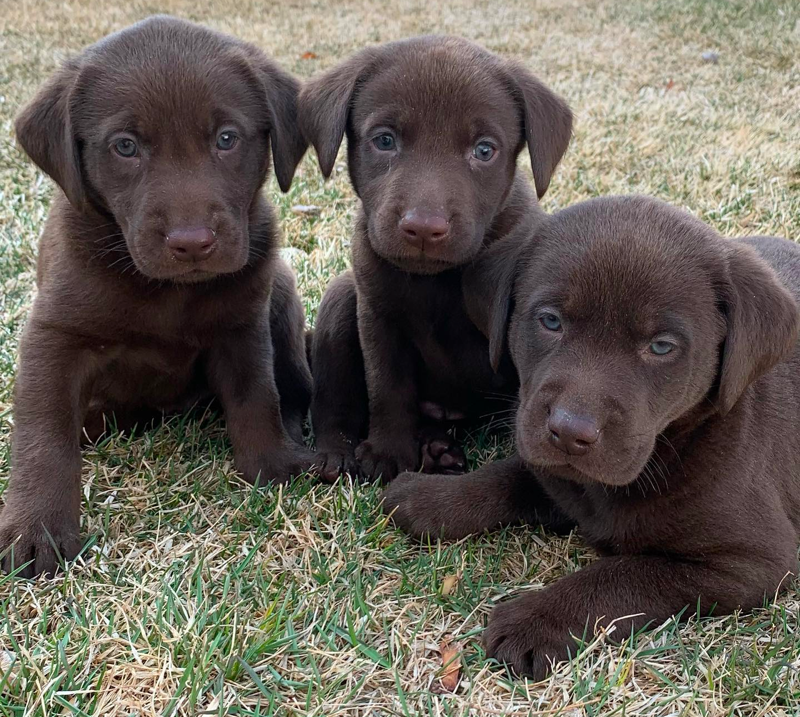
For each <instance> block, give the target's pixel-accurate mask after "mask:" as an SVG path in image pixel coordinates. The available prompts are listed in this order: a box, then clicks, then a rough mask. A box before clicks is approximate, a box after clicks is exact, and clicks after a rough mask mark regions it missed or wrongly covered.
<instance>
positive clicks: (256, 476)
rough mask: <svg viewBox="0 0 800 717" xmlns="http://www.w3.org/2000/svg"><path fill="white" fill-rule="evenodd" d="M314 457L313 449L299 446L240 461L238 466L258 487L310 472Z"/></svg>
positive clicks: (243, 475)
mask: <svg viewBox="0 0 800 717" xmlns="http://www.w3.org/2000/svg"><path fill="white" fill-rule="evenodd" d="M314 458H315V456H314V454H313V453H312V452H311V451H309V450H306V449H305V448H301V447H299V446H298V447H291V448H284V449H283V450H280V451H275V452H272V453H270V454H269V455H266V456H263V457H261V458H260V459H259V460H258V461H253V462H249V461H248V462H243V461H240V462H239V463H238V464H237V466H238V468H239V472H240V473H241V474H242V477H243V478H244V479H245V480H246V481H247V482H248V483H252V484H253V485H254V486H255V487H257V488H258V487H263V486H267V485H270V484H273V483H288V482H289V481H290V480H291V479H292V478H296V477H297V476H301V475H303V474H305V473H309V472H310V471H311V470H312V466H313V464H314Z"/></svg>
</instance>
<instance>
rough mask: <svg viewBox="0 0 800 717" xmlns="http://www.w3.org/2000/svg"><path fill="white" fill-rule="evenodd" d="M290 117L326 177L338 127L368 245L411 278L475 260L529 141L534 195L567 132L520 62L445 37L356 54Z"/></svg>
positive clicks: (306, 93)
mask: <svg viewBox="0 0 800 717" xmlns="http://www.w3.org/2000/svg"><path fill="white" fill-rule="evenodd" d="M299 112H300V123H301V126H302V128H303V132H304V134H305V136H306V138H307V139H308V140H309V141H310V142H311V143H312V144H313V145H314V147H315V148H316V150H317V154H318V156H319V161H320V166H321V168H322V172H323V174H325V175H326V176H328V175H329V174H330V172H331V170H332V168H333V163H334V161H335V159H336V155H337V152H338V150H339V146H340V144H341V142H342V139H343V137H344V135H345V133H346V134H347V142H348V163H349V170H350V177H351V179H352V182H353V186H354V187H355V190H356V192H357V193H358V195H359V197H360V198H361V200H362V203H363V207H364V212H365V214H366V218H367V222H368V229H369V238H370V241H371V242H372V246H373V248H374V250H375V251H376V252H377V253H378V254H379V255H380V256H382V257H383V258H385V259H387V260H388V261H390V262H392V263H394V264H396V265H397V266H399V267H401V268H404V269H407V270H409V271H414V272H419V273H437V272H439V271H443V270H445V269H448V268H450V267H453V266H457V265H460V264H464V263H466V262H468V261H470V260H471V259H472V258H473V257H474V256H475V255H476V253H477V252H478V251H479V250H480V248H481V247H482V245H483V241H484V234H485V232H486V231H487V230H488V229H489V228H490V227H491V224H492V220H493V219H494V217H495V215H496V214H497V213H498V211H499V210H500V209H501V208H502V207H503V204H504V202H505V200H506V197H507V196H508V193H509V191H510V189H511V184H512V181H513V179H514V172H515V166H516V160H517V156H518V155H519V153H520V151H521V150H522V148H523V147H524V146H525V144H526V143H527V145H528V148H529V150H530V158H531V164H532V167H533V173H534V179H535V183H536V190H537V193H538V195H539V196H540V197H541V196H542V195H543V194H544V193H545V191H546V190H547V187H548V184H549V182H550V176H551V174H552V173H553V171H554V170H555V167H556V165H557V164H558V162H559V160H560V159H561V156H562V155H563V154H564V152H565V150H566V148H567V145H568V143H569V139H570V134H571V130H572V114H571V112H570V110H569V108H568V107H567V106H566V105H565V104H564V102H563V101H562V100H561V99H560V98H558V97H557V96H556V95H554V94H553V93H552V92H551V91H550V90H548V89H547V88H546V87H545V86H544V85H542V84H541V83H540V82H539V81H538V80H537V79H536V78H535V77H533V76H532V75H531V74H530V73H528V72H527V71H526V70H525V69H523V68H522V67H520V66H517V65H514V64H511V63H508V62H504V61H502V60H501V59H500V58H498V57H496V56H495V55H492V54H491V53H489V52H487V51H486V50H484V49H482V48H480V47H478V46H477V45H474V44H472V43H471V42H468V41H466V40H462V39H459V38H452V37H420V38H414V39H411V40H404V41H401V42H393V43H389V44H386V45H381V46H378V47H374V48H368V49H366V50H363V51H362V52H359V53H358V54H356V55H354V56H353V57H352V58H350V59H349V60H347V61H346V62H344V63H343V64H341V65H339V66H338V67H335V68H334V69H333V70H331V71H329V72H327V73H325V74H323V75H322V76H320V77H318V78H316V79H314V80H312V81H311V82H309V83H308V84H307V85H306V86H305V87H304V89H303V91H302V92H301V95H300V100H299Z"/></svg>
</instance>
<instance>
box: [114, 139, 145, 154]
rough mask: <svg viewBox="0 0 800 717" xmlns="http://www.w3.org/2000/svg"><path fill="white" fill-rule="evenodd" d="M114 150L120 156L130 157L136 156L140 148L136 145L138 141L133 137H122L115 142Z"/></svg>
mask: <svg viewBox="0 0 800 717" xmlns="http://www.w3.org/2000/svg"><path fill="white" fill-rule="evenodd" d="M114 151H115V152H116V153H117V154H118V155H119V156H120V157H125V158H126V159H130V158H131V157H135V156H136V153H137V152H138V151H139V148H138V147H137V146H136V142H134V141H133V140H132V139H129V138H128V137H123V138H122V139H118V140H117V141H116V142H114Z"/></svg>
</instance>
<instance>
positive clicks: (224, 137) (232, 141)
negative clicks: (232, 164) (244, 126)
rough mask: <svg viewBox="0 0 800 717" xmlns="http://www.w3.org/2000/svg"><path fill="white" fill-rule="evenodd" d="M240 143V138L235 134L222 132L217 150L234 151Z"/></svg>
mask: <svg viewBox="0 0 800 717" xmlns="http://www.w3.org/2000/svg"><path fill="white" fill-rule="evenodd" d="M238 141H239V137H238V136H237V135H236V134H235V133H234V132H222V134H220V136H219V137H217V149H221V150H222V151H223V152H227V151H229V150H231V149H233V148H234V147H235V146H236V143H237V142H238Z"/></svg>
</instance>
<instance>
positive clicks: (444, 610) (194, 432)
mask: <svg viewBox="0 0 800 717" xmlns="http://www.w3.org/2000/svg"><path fill="white" fill-rule="evenodd" d="M100 5H102V3H98V2H94V1H93V2H90V1H89V0H62V2H59V3H52V2H46V0H7V2H5V3H4V4H3V9H2V12H0V476H2V479H0V484H4V483H5V478H6V477H7V475H8V470H9V434H10V430H11V424H12V417H11V412H10V409H11V392H12V390H13V378H14V374H15V361H16V350H17V344H18V338H19V334H20V330H21V328H22V325H23V323H24V320H25V317H26V315H27V311H28V309H29V307H30V302H31V299H32V292H33V276H34V274H33V273H34V268H35V253H36V239H37V236H38V234H39V232H40V230H41V227H42V224H43V221H44V218H45V216H46V214H47V208H48V205H49V202H50V198H51V196H52V187H51V184H50V182H49V181H47V180H45V179H44V178H43V177H42V176H41V175H40V174H39V173H38V172H37V171H36V169H35V168H34V167H33V166H32V165H31V164H30V163H29V162H27V161H26V160H25V159H24V158H23V156H22V155H21V153H20V152H19V151H18V149H17V148H16V147H15V144H14V140H13V132H12V129H11V122H12V118H13V116H14V115H15V113H16V112H17V110H18V108H19V107H20V105H21V104H22V103H23V102H24V101H25V100H27V99H28V98H29V97H30V96H31V94H32V93H33V91H34V89H35V87H36V86H37V85H38V84H39V83H40V82H41V81H42V80H43V79H44V78H45V77H46V76H47V75H48V73H49V72H51V71H52V69H53V68H54V67H55V65H56V64H57V62H58V61H59V60H60V59H62V58H63V57H64V56H65V55H66V54H68V53H69V52H72V51H75V50H78V49H79V48H80V47H82V46H83V45H85V44H88V43H89V42H92V41H94V40H95V39H97V38H99V37H100V36H102V35H104V34H106V33H108V32H110V31H112V30H115V29H118V28H120V27H122V26H124V25H126V24H128V23H129V22H132V21H134V20H137V19H140V18H142V17H144V16H146V15H148V14H150V13H152V12H156V11H169V12H172V13H174V14H178V15H181V16H184V17H188V18H190V19H194V20H198V21H202V22H205V23H207V24H209V25H211V26H212V27H215V28H218V29H221V30H225V31H228V32H232V33H235V34H237V35H240V36H242V37H244V38H246V39H248V40H251V41H253V42H255V43H257V44H258V45H260V46H262V47H263V48H264V49H265V50H266V51H268V52H269V53H271V54H272V55H273V56H274V57H275V58H276V59H277V60H278V61H279V62H281V63H282V64H283V65H284V66H286V67H287V68H288V69H290V70H292V71H294V72H296V73H297V74H299V75H301V76H309V75H311V74H313V73H314V72H317V71H319V70H321V69H323V68H325V67H328V66H330V65H332V64H334V63H336V62H337V61H339V60H340V59H341V58H343V57H345V56H346V55H347V54H348V53H350V52H352V51H353V50H355V49H357V48H359V47H361V46H362V45H364V44H366V43H373V42H380V41H385V40H390V39H395V38H398V37H402V36H407V35H411V34H417V33H423V32H433V31H436V32H451V33H458V34H462V35H465V36H468V37H471V38H474V39H476V40H478V41H480V42H482V43H483V44H484V45H486V46H488V47H489V48H490V49H492V50H495V51H497V52H501V53H504V54H506V55H509V56H513V57H516V58H517V59H520V60H522V61H523V62H525V63H526V64H528V65H529V66H530V67H531V68H532V69H533V70H534V71H535V72H536V73H537V74H538V75H539V76H540V77H542V79H544V80H545V81H546V82H547V83H548V84H549V85H551V86H552V87H554V88H555V89H556V90H557V91H559V92H560V93H561V94H562V95H564V96H565V97H567V98H568V100H569V101H570V103H571V104H572V106H573V108H574V109H575V111H576V115H577V125H576V132H575V138H574V141H573V143H572V146H571V148H570V150H569V152H568V153H567V155H566V157H565V158H564V162H563V164H562V166H561V167H560V169H559V170H558V172H557V174H556V176H555V177H554V180H553V182H552V184H551V188H550V191H549V192H548V194H547V195H546V197H545V201H544V204H545V207H546V208H547V209H548V210H550V211H552V210H555V209H557V208H559V207H562V206H566V205H568V204H571V203H573V202H575V201H579V200H581V199H584V198H587V197H591V196H595V195H598V194H606V193H630V192H646V193H649V194H653V195H655V196H658V197H661V198H663V199H666V200H668V201H671V202H673V203H675V204H678V205H681V206H685V207H687V208H689V209H690V210H691V211H692V212H694V213H695V214H697V215H698V216H699V217H701V218H702V219H704V220H705V221H707V222H709V223H711V224H712V225H713V226H715V227H716V228H717V229H718V230H719V231H720V232H722V233H723V234H725V235H736V234H747V233H772V234H779V235H783V236H788V237H792V238H798V237H800V121H798V107H800V7H798V5H797V3H796V2H794V1H793V0H785V1H780V0H730V1H727V0H669V1H667V0H651V1H646V0H608V1H606V2H599V1H594V2H592V1H589V0H566V1H563V0H534V1H532V0H505V1H504V2H501V3H497V4H492V5H491V6H490V7H487V6H486V4H485V3H482V2H477V1H475V0H454V1H453V2H450V3H446V4H439V3H432V2H421V1H418V0H397V1H396V2H394V3H391V4H389V5H386V4H383V3H378V2H376V1H375V0H371V1H368V0H361V1H360V2H359V1H358V0H341V1H339V2H334V3H323V2H318V1H317V2H310V3H300V2H290V1H288V0H276V2H273V3H270V4H266V3H261V2H256V1H255V0H236V2H234V0H191V1H189V0H164V1H163V2H161V3H154V2H149V1H143V0H132V2H129V3H122V4H110V3H109V4H108V5H107V6H106V7H99V6H100ZM705 51H715V52H717V53H719V62H718V63H717V64H713V63H704V62H703V61H702V59H701V54H702V53H703V52H705ZM306 52H312V53H314V54H315V55H316V58H313V59H309V60H304V59H302V56H303V54H304V53H306ZM525 171H529V170H527V169H526V170H525ZM268 192H269V195H270V197H271V198H272V199H273V201H274V202H275V203H276V205H277V206H278V207H279V211H280V216H281V220H282V227H283V233H284V238H285V245H286V249H285V251H286V254H287V256H288V257H289V259H290V261H291V262H292V264H293V265H294V267H295V269H296V271H297V274H298V278H299V283H300V287H301V290H302V293H303V296H304V299H305V302H306V308H307V311H308V316H309V320H310V321H313V317H314V312H315V310H316V307H317V305H318V303H319V299H320V296H321V293H322V291H323V289H324V287H325V284H326V283H327V281H328V280H329V279H330V277H332V276H333V275H335V274H336V273H338V272H339V271H341V270H342V269H343V268H344V267H345V266H346V265H347V263H348V235H349V227H350V223H351V220H352V216H353V211H354V208H355V198H354V195H353V192H352V190H351V189H350V187H349V185H348V183H347V176H346V172H345V171H344V167H343V166H341V165H340V166H339V167H338V168H337V170H336V171H335V173H334V177H333V179H332V180H331V181H329V182H327V183H325V182H323V181H322V179H321V177H320V174H319V171H318V170H317V168H316V166H315V164H314V161H313V156H309V157H307V159H306V160H305V161H304V163H303V165H302V167H301V170H300V173H299V175H298V179H297V181H296V182H295V184H294V185H293V187H292V190H291V192H290V193H289V194H288V195H281V194H280V193H279V192H278V190H277V187H276V185H275V184H274V182H273V183H271V184H270V187H269V189H268ZM297 204H306V205H316V206H318V207H319V208H320V211H319V213H318V214H317V215H307V214H298V213H295V212H294V211H293V209H292V207H294V206H295V205H297ZM504 448H505V447H504V446H503V445H497V444H496V443H493V442H491V441H489V439H486V438H485V437H482V436H478V437H477V438H475V439H474V440H472V443H471V451H470V458H471V460H472V461H473V463H480V462H482V461H485V460H489V459H491V458H492V457H494V456H496V455H499V454H501V453H502V452H503V450H504ZM82 525H83V530H84V532H85V533H86V534H87V535H89V536H91V542H90V545H89V547H88V548H87V549H86V551H85V553H84V555H83V559H82V561H79V563H78V564H76V565H74V566H73V567H72V568H71V569H70V570H69V571H68V572H67V573H66V574H65V575H62V576H61V577H59V578H58V579H56V580H54V581H51V582H45V581H37V582H28V581H21V580H15V579H13V578H9V577H1V578H0V615H2V621H1V622H0V714H2V715H4V716H5V715H9V716H11V715H14V716H15V717H21V716H22V715H25V716H28V715H29V716H31V717H34V716H36V717H43V716H44V715H92V716H98V717H99V716H101V715H102V716H106V715H114V716H115V717H116V716H117V715H119V716H123V715H125V716H133V715H137V716H138V717H146V716H150V715H153V716H155V715H172V716H176V717H177V716H183V715H187V716H188V715H193V716H194V715H201V714H203V715H242V716H245V715H249V716H253V717H255V716H256V715H259V716H266V715H280V716H281V717H284V716H287V717H288V716H290V715H315V716H319V717H323V716H324V717H338V716H340V715H348V716H355V715H364V716H367V715H369V716H372V715H375V716H378V715H380V716H383V715H448V716H453V717H455V716H456V715H459V716H461V715H463V716H466V715H501V714H512V715H528V714H531V715H564V716H565V717H567V716H568V717H578V716H583V715H591V716H595V715H603V716H604V717H605V716H606V715H620V716H622V715H627V716H634V715H681V716H683V715H687V716H688V715H707V716H709V717H716V716H722V715H736V716H741V717H745V716H747V717H751V716H760V715H769V716H770V717H781V716H789V715H791V716H793V717H796V716H797V715H800V617H798V612H800V591H799V590H798V586H797V585H796V584H795V585H794V586H793V587H792V588H791V589H790V590H789V591H788V592H787V593H786V594H785V595H782V596H781V597H780V598H779V599H777V600H775V601H771V602H770V604H768V605H765V607H764V609H762V610H758V611H756V612H754V613H747V614H740V615H734V616H731V617H727V618H723V619H713V620H708V619H706V620H691V621H690V622H689V624H688V625H686V626H683V627H680V628H678V627H677V625H676V624H675V622H674V621H669V622H667V623H665V624H663V625H661V626H659V627H658V629H656V630H655V631H653V632H650V633H645V634H642V635H633V636H630V637H629V638H628V639H626V640H624V641H623V642H622V643H621V644H616V643H612V642H610V641H609V640H607V639H606V636H605V635H603V634H598V635H594V634H591V633H589V634H587V635H586V641H585V644H584V646H583V648H582V649H581V650H580V652H579V656H578V657H577V659H576V660H574V661H573V662H572V663H566V664H563V665H560V666H559V667H558V669H557V671H556V673H555V675H554V676H553V677H552V678H551V679H549V680H547V681H545V682H543V683H539V684H533V683H528V682H525V681H512V680H510V679H509V677H508V675H506V674H505V673H504V672H503V671H502V670H500V669H498V668H497V667H495V666H492V665H491V664H489V663H487V662H486V661H485V660H484V655H483V653H482V651H481V648H480V632H481V629H482V626H483V624H484V622H485V617H486V615H487V614H488V612H489V610H490V609H491V606H492V605H493V604H494V603H495V602H496V601H498V600H500V599H502V598H504V597H505V596H507V595H511V594H515V593H518V592H520V591H522V590H525V589H530V588H533V589H536V588H539V587H542V586H544V585H547V584H549V583H551V582H552V581H553V580H556V579H557V578H558V577H559V576H561V575H563V574H565V573H569V572H571V571H573V570H576V569H578V568H580V567H581V566H582V565H585V564H586V563H587V562H588V561H590V560H592V559H593V555H592V554H591V552H590V551H589V550H588V549H587V548H586V547H585V546H584V545H583V544H582V543H581V541H580V538H579V537H578V536H575V535H574V536H570V537H569V538H556V537H554V536H551V535H547V534H545V533H543V532H541V531H539V530H536V529H533V528H531V529H522V528H520V529H509V530H504V531H501V532H498V533H495V534H492V535H485V536H478V537H475V538H472V539H468V540H464V541H461V542H458V543H455V544H439V543H434V544H431V545H425V546H417V545H414V544H412V543H410V542H409V541H408V540H407V539H406V538H405V537H404V536H403V535H402V534H400V533H398V532H397V531H395V530H394V529H392V527H391V526H390V525H387V523H386V521H385V520H384V519H383V517H382V516H381V514H380V511H379V509H378V490H377V489H376V488H375V487H373V486H358V485H353V484H351V483H350V482H348V481H343V482H341V483H340V484H339V485H337V486H335V487H333V488H331V487H328V486H320V485H315V484H313V483H311V482H308V481H297V482H295V483H294V484H292V485H290V486H288V487H284V488H282V489H276V490H271V491H263V492H252V491H250V490H248V489H247V487H246V486H245V485H244V484H242V483H241V482H240V481H239V480H238V479H237V477H236V475H235V473H234V472H233V470H232V468H231V454H230V450H229V448H228V445H227V443H226V441H225V436H224V432H223V430H222V427H221V425H220V423H219V421H218V420H216V419H215V417H214V416H206V417H205V418H203V419H202V420H200V421H199V422H198V421H188V420H180V419H174V420H172V421H170V422H167V423H165V424H164V425H163V426H161V427H159V428H157V429H155V430H153V431H151V432H149V433H147V434H145V435H144V436H141V437H139V438H136V439H131V438H129V437H127V436H124V435H112V436H111V437H110V438H108V439H107V440H106V441H105V442H104V443H103V444H101V445H98V446H97V447H95V448H94V449H93V450H91V451H90V452H87V453H85V458H84V505H83V523H82ZM444 639H450V640H453V641H455V643H456V645H457V646H458V647H459V649H460V650H461V659H462V673H463V676H462V680H461V683H460V685H459V686H458V688H457V690H456V692H455V693H454V694H441V690H440V688H439V676H440V674H441V671H442V669H441V668H442V665H441V660H440V657H439V655H438V646H439V644H440V643H441V642H442V641H443V640H444Z"/></svg>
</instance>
